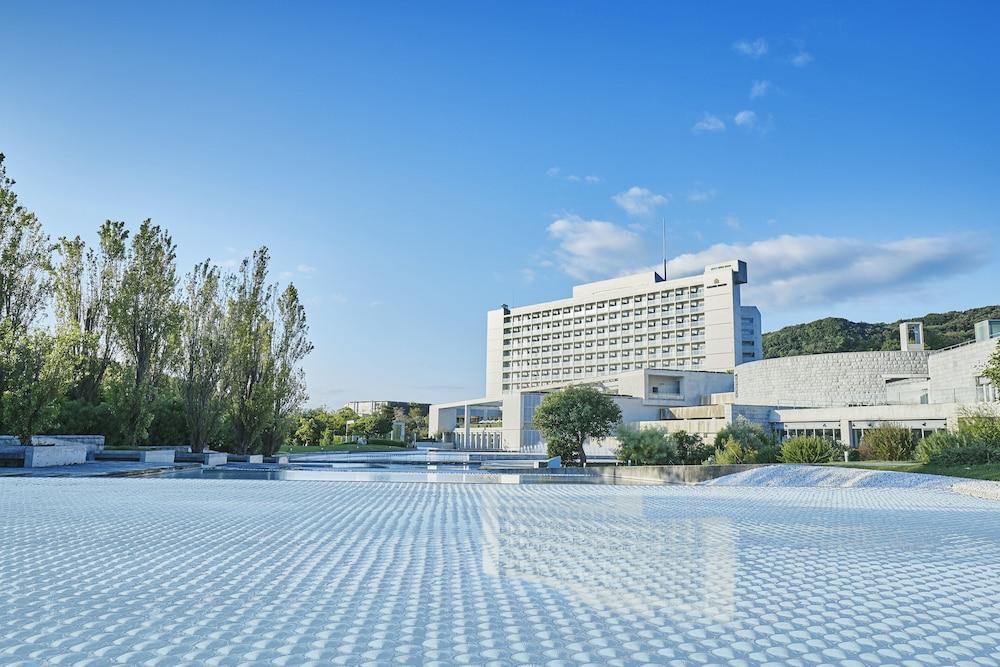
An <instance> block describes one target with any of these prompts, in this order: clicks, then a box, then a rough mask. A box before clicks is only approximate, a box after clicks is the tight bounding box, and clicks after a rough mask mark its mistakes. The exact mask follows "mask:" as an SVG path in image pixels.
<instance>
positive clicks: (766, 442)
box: [715, 416, 777, 451]
mask: <svg viewBox="0 0 1000 667" xmlns="http://www.w3.org/2000/svg"><path fill="white" fill-rule="evenodd" d="M730 439H733V440H736V442H738V443H739V444H740V446H741V447H743V448H744V449H752V450H754V451H757V450H759V449H763V448H765V447H774V446H776V445H777V438H776V437H775V436H774V434H773V433H770V432H767V431H765V430H764V428H763V427H762V426H761V425H759V424H754V423H753V422H751V421H749V420H748V419H747V418H746V417H743V416H740V417H737V418H736V421H734V422H733V423H732V424H729V425H728V426H726V427H725V428H724V429H722V430H721V431H719V432H718V434H717V435H716V436H715V448H716V449H723V448H724V447H725V446H726V445H727V444H728V443H729V440H730Z"/></svg>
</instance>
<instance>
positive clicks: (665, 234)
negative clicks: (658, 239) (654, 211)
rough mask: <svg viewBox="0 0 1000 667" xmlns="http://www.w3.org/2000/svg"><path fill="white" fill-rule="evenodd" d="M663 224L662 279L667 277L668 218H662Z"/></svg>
mask: <svg viewBox="0 0 1000 667" xmlns="http://www.w3.org/2000/svg"><path fill="white" fill-rule="evenodd" d="M661 222H662V224H663V276H662V277H661V278H660V279H661V280H666V279H667V219H666V218H663V219H662V220H661Z"/></svg>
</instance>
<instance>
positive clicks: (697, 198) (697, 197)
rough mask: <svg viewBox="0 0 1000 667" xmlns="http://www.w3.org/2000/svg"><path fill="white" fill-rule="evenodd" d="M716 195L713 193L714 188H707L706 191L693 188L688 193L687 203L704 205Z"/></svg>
mask: <svg viewBox="0 0 1000 667" xmlns="http://www.w3.org/2000/svg"><path fill="white" fill-rule="evenodd" d="M716 194H718V193H717V192H716V191H715V188H709V189H708V190H700V189H698V188H695V189H694V190H692V191H691V192H689V193H688V201H689V202H691V203H692V204H704V203H705V202H709V201H712V200H713V199H715V195H716Z"/></svg>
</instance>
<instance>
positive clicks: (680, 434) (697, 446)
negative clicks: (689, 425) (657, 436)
mask: <svg viewBox="0 0 1000 667" xmlns="http://www.w3.org/2000/svg"><path fill="white" fill-rule="evenodd" d="M670 437H671V439H672V440H673V441H674V444H675V445H677V458H678V460H679V462H680V463H683V464H684V465H701V464H702V463H704V462H705V461H707V460H708V459H710V458H712V455H713V454H715V447H713V446H712V445H709V444H708V443H706V442H705V441H704V440H702V439H701V436H700V435H698V434H696V433H688V432H686V431H677V432H676V433H673V434H672V435H671V436H670Z"/></svg>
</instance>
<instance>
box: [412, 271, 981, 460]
mask: <svg viewBox="0 0 1000 667" xmlns="http://www.w3.org/2000/svg"><path fill="white" fill-rule="evenodd" d="M747 277H748V276H747V265H746V263H745V262H743V261H740V260H732V261H728V262H721V263H719V264H713V265H710V266H706V267H705V269H704V271H703V272H702V273H701V274H699V275H694V276H689V277H683V278H676V279H671V280H663V278H662V276H660V275H658V274H657V273H655V272H653V271H649V272H645V273H640V274H635V275H631V276H625V277H622V278H615V279H612V280H604V281H599V282H594V283H587V284H585V285H578V286H576V287H575V288H574V289H573V294H572V296H571V297H570V298H568V299H560V300H558V301H549V302H545V303H539V304H535V305H530V306H520V307H514V308H510V307H507V306H503V307H501V308H499V309H496V310H492V311H489V312H488V313H487V333H486V395H485V396H483V397H481V398H476V399H469V400H463V401H456V402H453V403H441V404H436V405H432V406H431V408H430V413H429V421H430V424H429V428H430V433H431V434H432V435H436V436H438V438H439V439H440V440H441V442H442V443H443V445H444V446H446V447H448V446H450V447H455V448H459V449H473V450H505V451H520V452H527V453H543V452H544V451H545V443H544V442H543V441H542V439H541V436H540V434H539V433H538V431H537V430H535V429H534V427H533V425H532V421H533V419H534V410H535V408H536V407H537V406H538V405H539V404H540V403H541V401H542V398H544V396H545V394H546V393H548V392H551V391H555V390H558V389H560V388H563V387H566V386H567V385H571V384H590V385H594V386H598V387H600V388H601V389H602V390H603V391H605V392H607V393H608V394H610V395H612V397H613V398H614V400H615V402H616V403H617V404H618V406H619V407H620V408H621V410H622V420H623V422H625V423H628V424H631V425H634V426H638V427H639V428H659V429H664V430H667V431H679V430H684V431H688V432H691V433H699V434H702V435H703V436H705V437H711V436H713V435H714V434H715V433H717V432H718V431H719V430H721V429H722V428H723V427H725V426H726V425H727V424H730V423H732V422H733V421H734V420H736V419H740V418H744V419H748V420H750V421H753V422H755V423H759V424H761V425H762V426H765V427H766V428H770V429H773V430H775V431H777V432H778V433H779V434H783V435H799V434H808V435H813V434H816V435H822V436H826V437H830V438H835V439H837V440H840V441H841V442H844V443H850V444H852V445H855V446H856V445H857V444H858V443H859V442H860V440H861V438H862V437H863V436H864V432H865V430H866V429H868V428H872V427H873V426H876V425H879V424H883V423H890V422H891V423H895V424H901V425H904V426H908V427H910V428H911V429H912V430H913V431H914V433H915V434H916V435H917V436H918V437H922V436H923V435H926V434H928V433H930V432H932V431H935V430H938V429H942V428H946V427H953V426H954V425H955V424H956V421H957V419H958V417H959V415H960V414H961V412H962V411H963V410H966V409H968V408H969V407H974V406H975V405H976V404H978V403H982V402H984V401H996V400H998V399H1000V394H998V390H997V388H996V387H993V386H992V385H991V384H990V383H989V382H988V380H986V379H985V378H984V377H983V375H982V369H983V367H984V366H985V364H986V361H987V359H988V358H989V356H990V355H991V354H992V352H993V351H994V350H995V349H996V344H997V340H998V339H1000V321H998V320H988V321H985V322H980V323H979V324H977V325H976V328H975V331H974V332H971V331H970V340H969V341H968V343H965V344H962V345H959V346H955V347H953V348H949V349H946V350H925V349H924V345H923V329H922V325H921V324H920V323H919V322H907V323H903V324H902V325H901V326H900V349H899V350H897V351H877V352H845V353H836V354H815V355H803V356H797V357H781V358H775V359H764V358H763V351H762V346H761V318H760V312H759V311H758V310H757V308H756V307H754V306H747V305H744V304H743V303H742V302H741V299H740V287H741V286H742V285H744V284H746V282H747ZM616 447H617V441H616V440H615V439H614V438H608V439H606V440H604V441H601V442H593V443H589V444H588V446H587V452H588V455H590V456H602V455H603V456H610V455H613V453H614V449H615V448H616Z"/></svg>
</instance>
